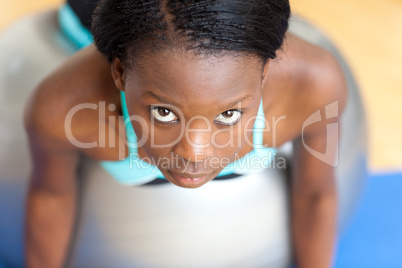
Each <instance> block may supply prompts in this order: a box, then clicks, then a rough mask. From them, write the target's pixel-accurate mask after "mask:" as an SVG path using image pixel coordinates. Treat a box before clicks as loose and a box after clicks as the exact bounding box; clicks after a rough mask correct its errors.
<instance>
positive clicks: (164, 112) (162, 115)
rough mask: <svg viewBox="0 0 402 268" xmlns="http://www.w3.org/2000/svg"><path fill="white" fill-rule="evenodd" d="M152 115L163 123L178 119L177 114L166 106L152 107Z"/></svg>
mask: <svg viewBox="0 0 402 268" xmlns="http://www.w3.org/2000/svg"><path fill="white" fill-rule="evenodd" d="M151 115H152V117H153V118H155V119H156V120H158V121H160V122H162V123H173V122H176V121H177V120H178V118H177V116H176V115H175V114H174V113H173V112H172V111H171V110H169V109H167V108H164V107H152V108H151Z"/></svg>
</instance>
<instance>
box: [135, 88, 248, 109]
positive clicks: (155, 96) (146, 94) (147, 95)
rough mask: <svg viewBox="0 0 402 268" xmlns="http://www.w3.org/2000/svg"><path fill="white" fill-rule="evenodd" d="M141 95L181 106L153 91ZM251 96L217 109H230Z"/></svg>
mask: <svg viewBox="0 0 402 268" xmlns="http://www.w3.org/2000/svg"><path fill="white" fill-rule="evenodd" d="M143 96H144V97H152V98H154V99H157V100H158V101H160V102H162V103H166V104H171V105H174V106H176V107H181V105H180V104H179V103H175V102H174V101H171V100H168V99H165V98H164V97H162V96H158V95H156V94H155V93H153V92H152V91H147V92H145V93H144V94H143ZM252 97H253V95H247V96H244V97H241V98H240V99H237V100H235V101H232V102H230V103H228V104H227V105H225V106H221V107H220V108H219V109H220V110H222V111H226V110H228V109H230V108H231V107H233V106H235V105H236V104H238V103H239V102H242V101H244V100H246V99H248V98H252Z"/></svg>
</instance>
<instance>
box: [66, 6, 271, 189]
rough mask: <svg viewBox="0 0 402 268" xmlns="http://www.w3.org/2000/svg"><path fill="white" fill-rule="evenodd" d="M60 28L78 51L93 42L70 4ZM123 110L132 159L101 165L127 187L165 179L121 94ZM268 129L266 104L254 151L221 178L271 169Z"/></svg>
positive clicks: (259, 116)
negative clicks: (142, 150) (146, 152)
mask: <svg viewBox="0 0 402 268" xmlns="http://www.w3.org/2000/svg"><path fill="white" fill-rule="evenodd" d="M58 15H59V16H58V19H59V24H60V28H61V30H62V31H63V33H64V35H65V36H66V37H68V38H69V40H70V41H71V42H72V43H74V45H75V46H76V47H77V50H79V49H81V48H84V47H86V46H88V45H90V44H91V43H92V42H93V38H92V35H91V33H90V32H89V31H88V29H87V28H85V27H84V26H83V25H82V24H81V22H80V20H79V19H78V17H77V16H76V14H75V13H74V11H73V10H72V9H71V7H70V6H69V5H68V4H65V5H64V6H62V7H61V8H60V9H59V14H58ZM120 97H121V106H122V113H123V118H124V123H125V130H126V138H127V141H128V148H129V156H128V157H127V158H126V159H124V160H120V161H102V162H100V165H101V166H102V167H103V168H104V169H105V170H106V171H107V172H108V173H109V174H110V175H111V176H112V177H113V178H114V179H115V180H117V181H118V182H119V183H121V184H124V185H142V184H146V183H149V182H151V181H153V180H155V179H156V178H162V179H163V178H164V177H163V175H162V172H161V171H160V170H159V169H158V168H157V167H156V166H154V165H152V164H149V163H148V162H145V161H143V160H141V159H140V158H139V157H138V148H137V137H136V134H135V132H134V129H133V127H132V125H131V122H130V119H129V115H128V110H127V104H126V98H125V94H124V92H121V96H120ZM264 128H265V114H264V109H263V105H262V100H261V102H260V106H259V109H258V114H257V118H256V121H255V123H254V128H253V150H252V151H251V152H249V153H248V154H246V155H245V156H243V157H242V158H240V159H238V160H236V161H234V162H232V163H230V164H228V165H227V166H226V167H225V168H224V169H223V170H222V171H221V172H220V173H219V175H218V177H222V176H227V175H231V174H238V175H242V174H247V173H251V172H255V171H258V170H261V169H264V168H267V167H269V166H270V165H271V162H272V159H273V158H274V157H275V153H276V149H275V148H268V147H264V146H263V130H264Z"/></svg>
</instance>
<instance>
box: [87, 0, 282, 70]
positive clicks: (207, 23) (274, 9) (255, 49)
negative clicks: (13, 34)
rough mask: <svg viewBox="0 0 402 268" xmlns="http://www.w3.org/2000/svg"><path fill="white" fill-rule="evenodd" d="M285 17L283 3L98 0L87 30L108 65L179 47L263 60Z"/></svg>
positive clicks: (272, 50) (277, 43) (276, 42)
mask: <svg viewBox="0 0 402 268" xmlns="http://www.w3.org/2000/svg"><path fill="white" fill-rule="evenodd" d="M289 15H290V7H289V1H288V0H254V1H247V0H199V1H197V0H149V1H146V0H136V1H135V0H101V1H100V2H99V4H98V6H97V7H96V9H95V12H94V14H93V17H92V27H91V31H92V33H93V35H94V39H95V44H96V46H97V48H98V50H99V51H100V52H101V53H103V54H104V55H105V56H106V57H107V58H108V59H109V61H111V60H112V58H113V56H114V55H116V56H117V57H118V58H119V59H120V60H122V62H123V63H124V62H125V60H126V58H127V55H128V53H129V52H133V53H134V54H137V55H138V52H144V51H145V50H148V51H149V49H150V48H151V49H152V48H154V49H161V48H166V47H169V46H172V45H173V46H174V45H180V46H185V47H184V48H185V49H187V50H195V51H197V53H201V54H219V53H223V52H225V51H230V52H243V53H249V54H252V55H255V56H258V57H259V58H261V59H262V60H263V61H264V62H265V61H266V60H268V59H274V58H275V57H276V50H277V49H279V48H280V47H281V46H282V43H283V39H284V35H285V33H286V31H287V28H288V19H289ZM178 41H180V42H178ZM182 41H184V42H182Z"/></svg>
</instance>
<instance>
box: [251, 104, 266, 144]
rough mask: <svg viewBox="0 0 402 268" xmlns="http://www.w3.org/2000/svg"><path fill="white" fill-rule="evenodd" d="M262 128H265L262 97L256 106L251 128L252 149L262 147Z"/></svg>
mask: <svg viewBox="0 0 402 268" xmlns="http://www.w3.org/2000/svg"><path fill="white" fill-rule="evenodd" d="M264 129H265V113H264V106H263V104H262V99H261V101H260V107H259V108H258V113H257V117H256V120H255V123H254V129H253V146H254V149H257V150H258V149H262V148H263V147H264V142H263V141H264Z"/></svg>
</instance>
